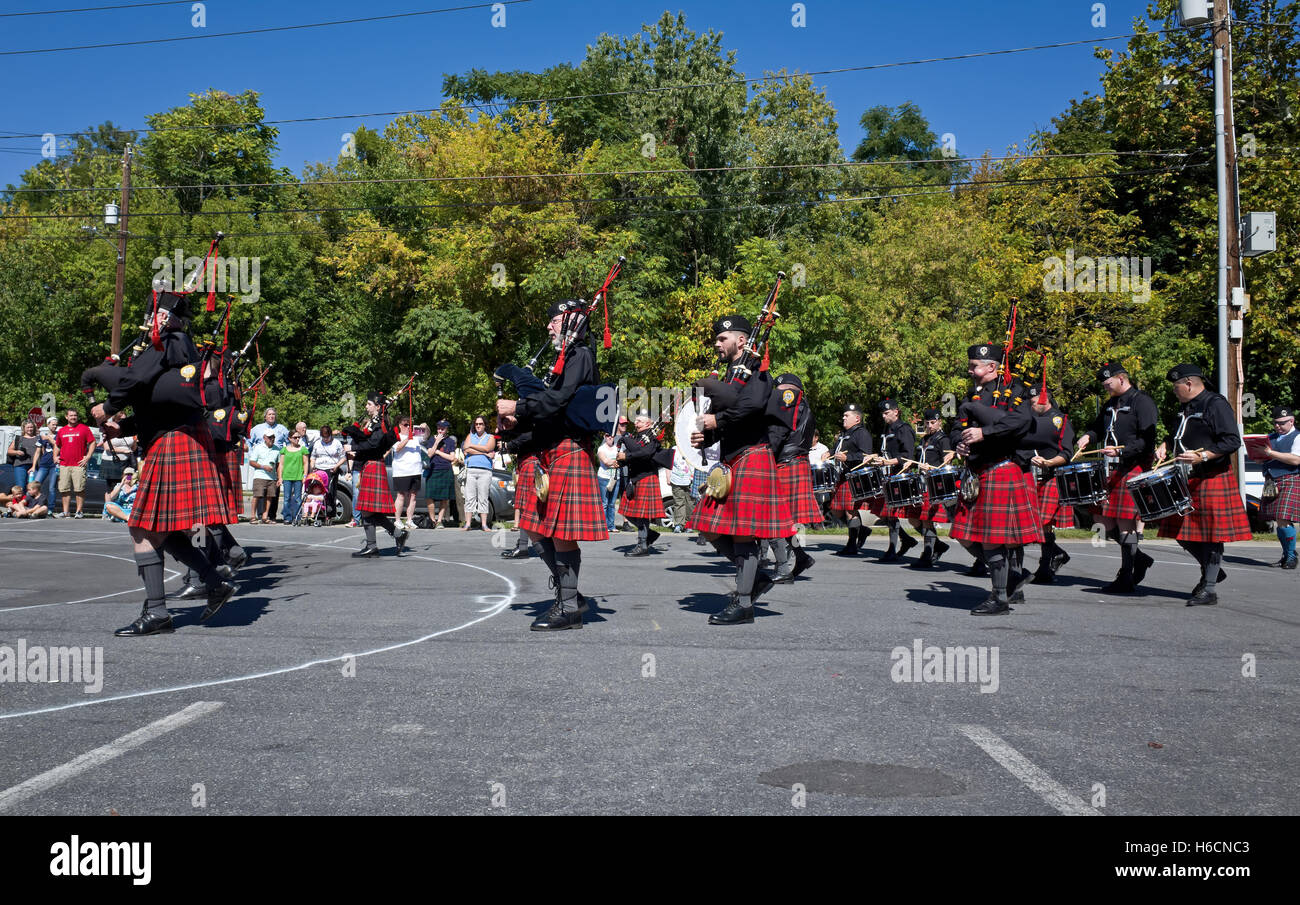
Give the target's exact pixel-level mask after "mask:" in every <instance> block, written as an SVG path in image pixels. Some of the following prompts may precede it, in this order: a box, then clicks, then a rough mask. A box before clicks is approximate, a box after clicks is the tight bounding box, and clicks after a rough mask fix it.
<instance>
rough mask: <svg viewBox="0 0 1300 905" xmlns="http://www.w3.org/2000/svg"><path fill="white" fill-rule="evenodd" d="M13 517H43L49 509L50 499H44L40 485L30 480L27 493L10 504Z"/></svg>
mask: <svg viewBox="0 0 1300 905" xmlns="http://www.w3.org/2000/svg"><path fill="white" fill-rule="evenodd" d="M11 511H12V512H13V514H14V518H45V516H46V515H48V514H49V511H50V501H49V500H48V499H46V497H45V494H44V492H42V490H41V485H40V484H37V483H36V482H35V481H32V482H31V483H29V484H28V485H27V494H26V496H24V497H23V498H22V500H20V501H19V502H18V504H17V505H14V506H12V508H11Z"/></svg>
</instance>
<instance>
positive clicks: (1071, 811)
mask: <svg viewBox="0 0 1300 905" xmlns="http://www.w3.org/2000/svg"><path fill="white" fill-rule="evenodd" d="M957 731H958V732H960V733H961V734H962V735H964V736H966V737H967V738H968V739H970V740H971V741H972V742H974V743H975V744H977V745H979V746H980V747H981V748H983V749H984V753H986V754H987V755H988V756H989V757H991V758H993V759H994V760H995V761H997V762H998V763H999V764H1001V765H1002V766H1003V767H1005V768H1006V771H1007V772H1008V773H1010V774H1011V775H1012V776H1014V777H1015V778H1016V779H1018V780H1020V781H1021V782H1023V783H1024V784H1025V785H1027V786H1029V788H1030V790H1031V791H1033V792H1034V794H1036V795H1038V796H1039V797H1040V798H1042V799H1043V800H1044V801H1046V802H1047V803H1048V804H1050V805H1051V806H1052V807H1054V808H1056V809H1057V810H1058V811H1060V812H1061V813H1062V814H1065V815H1066V816H1067V817H1100V816H1101V811H1098V810H1095V809H1093V808H1090V807H1089V806H1088V805H1087V804H1085V803H1084V802H1083V800H1082V799H1081V798H1079V797H1077V796H1075V795H1072V794H1070V792H1069V791H1068V790H1067V789H1066V788H1065V786H1063V785H1061V784H1060V783H1058V782H1057V781H1056V780H1054V779H1052V777H1050V776H1048V775H1047V774H1046V773H1044V772H1043V771H1042V770H1040V769H1039V768H1038V767H1037V766H1035V765H1034V764H1033V763H1032V762H1031V761H1030V760H1029V759H1028V758H1026V757H1025V756H1024V755H1023V754H1021V753H1020V752H1019V751H1017V750H1016V749H1015V748H1012V747H1011V746H1010V745H1008V744H1007V743H1006V742H1004V741H1003V740H1002V739H1001V738H999V737H998V736H996V735H994V734H993V733H992V732H990V731H989V730H987V729H985V728H984V727H983V726H958V727H957Z"/></svg>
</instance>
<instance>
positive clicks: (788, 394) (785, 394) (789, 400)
mask: <svg viewBox="0 0 1300 905" xmlns="http://www.w3.org/2000/svg"><path fill="white" fill-rule="evenodd" d="M781 402H782V404H783V405H787V406H789V405H794V390H783V391H782V392H781Z"/></svg>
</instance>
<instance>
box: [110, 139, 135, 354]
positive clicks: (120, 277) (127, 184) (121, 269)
mask: <svg viewBox="0 0 1300 905" xmlns="http://www.w3.org/2000/svg"><path fill="white" fill-rule="evenodd" d="M130 199H131V145H129V144H128V145H127V146H126V150H124V151H123V152H122V203H121V204H120V205H119V207H118V221H117V222H118V231H117V287H116V289H115V290H114V292H113V339H112V344H111V349H112V352H113V354H114V355H117V354H118V353H119V352H121V351H122V293H123V290H124V288H125V286H126V237H127V231H126V224H127V216H128V213H129V212H128V209H127V205H128V204H129V203H130Z"/></svg>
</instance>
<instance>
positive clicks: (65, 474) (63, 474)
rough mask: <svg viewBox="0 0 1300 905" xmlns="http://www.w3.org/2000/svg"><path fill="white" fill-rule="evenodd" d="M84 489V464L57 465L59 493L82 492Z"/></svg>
mask: <svg viewBox="0 0 1300 905" xmlns="http://www.w3.org/2000/svg"><path fill="white" fill-rule="evenodd" d="M85 490H86V466H84V465H60V466H59V493H69V492H71V493H84V492H85Z"/></svg>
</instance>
